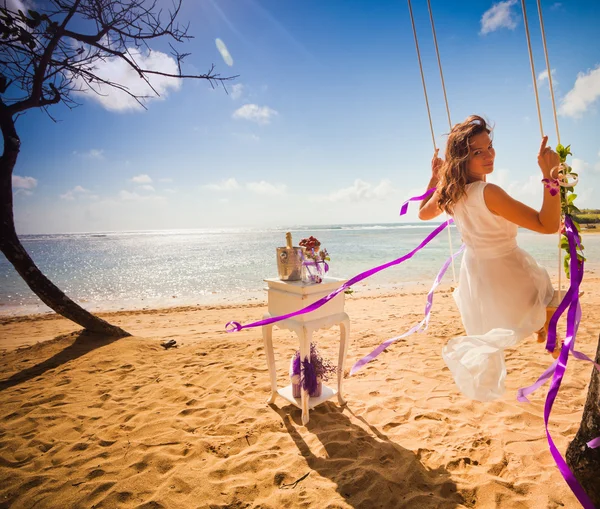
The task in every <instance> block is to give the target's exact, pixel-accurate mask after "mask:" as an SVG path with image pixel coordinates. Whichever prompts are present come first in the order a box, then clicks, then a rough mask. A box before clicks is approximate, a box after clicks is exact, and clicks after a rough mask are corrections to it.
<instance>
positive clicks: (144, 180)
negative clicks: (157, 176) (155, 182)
mask: <svg viewBox="0 0 600 509" xmlns="http://www.w3.org/2000/svg"><path fill="white" fill-rule="evenodd" d="M131 181H132V182H135V183H136V184H151V183H152V179H151V178H150V177H149V176H148V175H146V174H145V173H142V174H141V175H136V176H135V177H133V178H132V179H131Z"/></svg>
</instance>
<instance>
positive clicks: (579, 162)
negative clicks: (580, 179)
mask: <svg viewBox="0 0 600 509" xmlns="http://www.w3.org/2000/svg"><path fill="white" fill-rule="evenodd" d="M589 167H590V164H589V163H586V162H585V161H584V160H583V159H578V158H577V157H574V158H573V160H572V161H571V168H573V170H574V171H575V173H577V174H578V175H581V172H582V171H585V170H587V169H588V168H589Z"/></svg>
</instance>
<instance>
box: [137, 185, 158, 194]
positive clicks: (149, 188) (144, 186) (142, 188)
mask: <svg viewBox="0 0 600 509" xmlns="http://www.w3.org/2000/svg"><path fill="white" fill-rule="evenodd" d="M139 189H141V190H142V191H150V192H152V193H153V192H154V187H152V186H151V185H150V184H145V185H143V186H139Z"/></svg>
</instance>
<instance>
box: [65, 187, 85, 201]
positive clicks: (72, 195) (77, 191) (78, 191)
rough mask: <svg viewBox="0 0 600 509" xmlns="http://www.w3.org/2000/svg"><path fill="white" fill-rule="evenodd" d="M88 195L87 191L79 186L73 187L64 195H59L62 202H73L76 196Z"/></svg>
mask: <svg viewBox="0 0 600 509" xmlns="http://www.w3.org/2000/svg"><path fill="white" fill-rule="evenodd" d="M85 193H89V191H88V190H87V189H85V188H83V187H81V186H75V187H74V188H73V189H69V190H68V191H67V192H66V193H65V194H61V195H60V197H61V198H62V199H63V200H74V199H75V196H76V195H78V194H79V195H80V194H85Z"/></svg>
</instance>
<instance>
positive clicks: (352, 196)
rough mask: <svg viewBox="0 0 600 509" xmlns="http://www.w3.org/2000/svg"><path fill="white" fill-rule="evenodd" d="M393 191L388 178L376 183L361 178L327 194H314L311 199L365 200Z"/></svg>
mask: <svg viewBox="0 0 600 509" xmlns="http://www.w3.org/2000/svg"><path fill="white" fill-rule="evenodd" d="M393 191H394V189H393V187H392V183H391V182H390V181H389V180H382V181H381V182H379V184H377V185H373V184H370V183H369V182H365V181H364V180H361V179H356V180H355V181H354V184H352V185H351V186H350V187H344V188H342V189H338V190H337V191H333V192H332V193H329V194H328V195H322V196H315V197H313V198H312V199H313V201H330V202H339V201H352V202H366V201H372V200H377V199H380V198H385V197H386V196H388V195H389V194H390V193H392V192H393Z"/></svg>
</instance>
